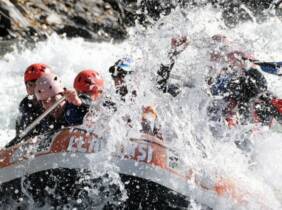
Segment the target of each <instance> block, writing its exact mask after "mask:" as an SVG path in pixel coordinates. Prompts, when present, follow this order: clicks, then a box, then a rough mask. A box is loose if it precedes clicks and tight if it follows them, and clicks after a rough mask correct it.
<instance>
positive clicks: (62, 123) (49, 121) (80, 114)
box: [39, 94, 92, 133]
mask: <svg viewBox="0 0 282 210" xmlns="http://www.w3.org/2000/svg"><path fill="white" fill-rule="evenodd" d="M79 98H80V99H81V101H82V104H81V105H80V106H75V105H73V104H71V103H69V102H66V104H65V107H64V111H63V114H62V115H61V116H60V117H59V118H56V119H55V118H54V117H53V116H52V115H49V116H47V117H46V118H45V119H44V120H42V121H41V123H40V124H39V126H40V132H41V133H44V132H50V131H57V130H60V129H62V128H64V127H68V126H74V125H81V124H82V123H83V118H84V116H85V114H86V113H87V112H88V110H89V108H90V106H91V103H92V100H91V98H90V97H89V96H87V95H85V94H80V95H79Z"/></svg>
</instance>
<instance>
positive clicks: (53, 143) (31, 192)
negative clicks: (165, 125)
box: [0, 128, 266, 209]
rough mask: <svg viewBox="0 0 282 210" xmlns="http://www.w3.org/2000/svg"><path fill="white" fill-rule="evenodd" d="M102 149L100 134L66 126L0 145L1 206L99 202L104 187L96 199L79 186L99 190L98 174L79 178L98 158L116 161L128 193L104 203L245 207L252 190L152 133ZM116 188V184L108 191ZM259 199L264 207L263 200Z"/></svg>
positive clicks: (111, 206) (115, 206) (130, 206)
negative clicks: (200, 169) (205, 171)
mask: <svg viewBox="0 0 282 210" xmlns="http://www.w3.org/2000/svg"><path fill="white" fill-rule="evenodd" d="M105 149H106V142H105V140H104V139H100V138H97V136H96V135H95V134H93V133H89V132H87V131H85V130H82V129H80V128H66V129H63V130H61V131H59V132H56V133H54V134H52V135H51V134H46V135H43V136H39V137H35V138H32V139H30V140H28V141H26V142H24V143H21V144H18V145H15V146H13V147H11V148H8V149H4V150H1V151H0V203H1V204H0V207H2V208H7V207H10V206H11V205H17V206H22V208H23V209H24V208H26V206H27V205H31V203H32V205H35V206H36V208H39V207H40V205H45V202H47V203H49V205H51V206H53V207H55V208H56V207H58V209H60V208H59V206H63V205H65V204H67V203H69V202H70V200H78V199H79V201H80V202H75V205H76V206H77V208H78V209H80V208H81V209H87V208H88V207H89V206H92V207H93V205H98V204H97V200H99V202H100V203H101V201H105V199H106V198H108V196H109V195H107V196H105V193H104V195H102V196H101V198H100V199H93V198H89V195H87V194H88V193H87V192H86V193H85V192H84V193H81V192H79V191H81V190H82V189H85V186H87V187H88V188H89V186H92V187H94V188H96V189H100V190H101V188H103V186H102V185H103V184H102V185H101V183H102V182H103V181H102V180H103V178H100V179H99V178H95V180H94V179H93V180H91V181H92V182H91V184H89V180H88V182H83V183H82V182H78V180H81V179H82V172H83V173H89V171H91V170H90V169H91V168H93V165H95V164H96V163H97V164H98V163H99V164H100V165H101V163H103V161H105V163H107V164H108V163H110V164H111V165H114V166H115V167H113V168H114V170H116V173H118V174H119V176H120V179H121V181H122V182H123V184H124V187H125V190H126V191H127V195H128V198H127V199H125V200H123V201H122V202H121V201H119V202H116V203H114V204H112V203H111V202H104V204H103V205H104V208H105V209H120V208H123V209H140V208H141V209H142V208H143V209H182V208H187V207H189V205H190V204H191V202H190V201H191V200H193V201H195V202H196V203H200V204H201V205H202V206H204V207H205V208H208V209H212V208H217V207H218V206H219V205H220V203H222V202H229V203H230V206H232V208H236V209H237V208H240V207H243V208H245V207H246V205H247V204H248V199H250V198H251V197H252V196H253V195H251V194H250V193H249V192H244V191H242V189H239V188H238V187H237V185H236V184H235V182H233V181H232V180H230V179H227V178H223V177H215V176H210V177H209V176H207V175H201V174H200V173H197V172H195V171H194V170H193V169H192V168H189V167H187V166H185V167H184V163H183V162H182V161H181V159H180V158H179V156H178V154H177V153H176V152H175V151H173V150H171V149H169V148H167V147H166V146H165V145H164V144H163V141H162V140H160V139H158V138H156V137H154V136H150V135H147V134H140V136H139V137H138V138H131V139H129V140H128V141H126V142H125V143H123V144H122V145H119V146H116V149H115V152H112V153H105V154H107V156H108V157H105V155H103V154H104V150H105ZM212 177H214V178H212ZM111 189H116V188H114V187H111ZM102 191H103V190H102ZM119 193H120V192H119V190H116V192H114V193H112V195H115V196H117V195H118V194H119ZM101 194H103V193H101ZM108 194H109V192H108ZM87 196H88V198H87ZM103 196H104V197H103ZM254 196H258V195H254ZM30 199H31V200H32V202H30V201H29V200H30ZM93 200H95V202H96V203H95V202H94V201H93ZM113 200H115V199H111V201H113ZM93 202H94V203H93ZM99 202H98V203H99ZM258 202H259V205H258V206H261V207H262V209H266V208H265V207H266V206H265V204H263V203H262V202H261V201H258ZM15 203H16V204H15ZM99 205H100V204H99ZM105 206H106V207H105ZM259 208H260V207H259ZM90 209H91V208H90Z"/></svg>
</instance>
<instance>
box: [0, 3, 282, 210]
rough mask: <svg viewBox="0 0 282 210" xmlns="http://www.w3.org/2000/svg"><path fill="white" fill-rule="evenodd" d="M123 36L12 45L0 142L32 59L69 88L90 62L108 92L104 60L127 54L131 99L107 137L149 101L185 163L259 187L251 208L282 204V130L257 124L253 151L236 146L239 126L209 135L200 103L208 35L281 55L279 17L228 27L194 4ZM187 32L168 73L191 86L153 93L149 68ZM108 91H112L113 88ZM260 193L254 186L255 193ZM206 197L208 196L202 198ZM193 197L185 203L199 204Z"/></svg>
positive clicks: (277, 87)
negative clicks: (260, 203)
mask: <svg viewBox="0 0 282 210" xmlns="http://www.w3.org/2000/svg"><path fill="white" fill-rule="evenodd" d="M129 33H130V38H129V39H128V40H126V41H124V42H123V43H121V44H113V43H91V42H87V41H84V40H83V39H80V38H76V39H66V38H62V37H59V36H57V35H55V34H54V35H51V36H50V37H49V38H48V39H47V40H46V41H41V42H38V43H37V44H36V45H35V47H34V48H32V49H29V48H27V49H21V50H19V49H17V48H14V50H12V51H11V52H9V53H7V54H6V55H4V56H3V57H2V58H1V60H0V69H1V71H0V98H1V102H2V104H1V106H0V126H1V129H0V145H2V146H3V145H5V143H7V142H8V141H9V140H10V139H12V138H13V136H14V133H15V131H14V124H15V119H16V116H17V115H18V112H17V107H18V104H19V102H20V101H21V99H22V98H23V97H24V96H25V94H26V92H25V87H24V83H23V73H24V70H25V68H26V67H27V66H28V65H30V64H31V63H37V62H40V63H46V64H48V65H49V66H50V67H51V68H52V69H53V71H55V72H56V73H57V74H58V75H59V76H61V78H62V80H63V83H64V84H65V86H66V87H67V88H72V82H73V79H74V77H75V75H76V74H77V73H78V72H79V71H80V70H82V69H85V68H93V69H96V70H97V71H99V72H100V73H101V74H102V76H103V78H104V80H105V84H106V87H105V94H107V95H111V96H113V95H115V92H114V90H113V89H114V87H113V84H112V80H111V77H110V74H109V73H108V68H109V66H111V65H112V64H113V63H114V62H115V61H116V60H117V59H119V58H121V57H123V56H126V55H130V56H132V57H133V58H134V60H135V66H134V68H135V72H134V73H133V74H132V77H131V79H130V80H129V81H128V83H129V86H131V87H132V88H134V89H136V90H137V92H138V96H137V98H136V100H135V102H129V103H128V104H123V103H122V102H121V103H118V106H120V107H119V108H120V110H119V111H118V112H117V113H116V114H115V116H114V117H113V119H112V120H111V121H110V124H111V125H110V127H111V130H110V138H111V139H113V141H122V139H123V137H124V136H126V135H127V132H126V131H125V130H124V129H122V128H121V125H120V120H119V119H120V118H122V117H123V116H124V115H125V114H128V115H130V116H131V118H132V119H134V121H135V122H136V123H135V124H134V126H136V129H138V126H139V125H138V123H137V122H138V121H139V119H140V113H139V111H140V110H141V107H142V106H144V105H151V104H153V105H155V106H156V107H157V111H158V113H159V119H160V122H161V125H162V130H163V135H164V136H165V139H166V142H167V144H168V145H169V146H170V147H173V149H175V150H178V151H179V153H180V154H181V156H182V158H183V159H184V160H185V162H186V164H189V165H190V166H192V167H193V168H195V169H196V170H199V171H204V172H203V173H204V174H206V176H207V177H213V176H216V175H217V174H222V175H228V176H229V177H231V178H233V179H234V180H236V183H237V184H238V185H240V186H242V187H243V188H244V189H250V190H251V191H254V192H263V193H262V194H263V197H260V198H258V197H255V198H253V197H250V205H249V206H248V208H247V209H257V206H256V203H257V202H258V200H259V199H263V200H264V201H265V203H267V206H269V207H270V209H281V204H282V190H281V189H282V165H281V160H282V158H281V153H282V141H281V140H282V133H281V130H280V131H279V130H277V131H274V130H269V129H266V128H265V129H263V131H262V132H260V133H259V134H258V135H254V136H251V137H249V138H250V139H251V140H252V142H253V151H252V152H251V154H250V153H246V152H244V151H242V150H240V149H238V148H237V147H236V146H235V144H234V141H235V140H238V138H240V134H242V133H243V132H244V131H245V129H246V128H244V127H240V128H236V129H234V130H232V131H230V130H226V129H223V130H222V136H221V137H214V136H213V135H212V133H211V131H210V129H209V126H208V120H207V116H206V108H207V106H208V103H209V101H210V100H211V99H210V98H209V96H208V95H207V89H206V85H205V75H206V73H207V69H208V66H209V61H208V54H209V51H210V48H211V46H210V43H209V42H210V41H209V40H210V37H211V36H212V35H214V34H218V33H221V34H225V35H226V36H228V37H230V38H232V39H233V40H236V42H237V43H238V45H239V46H240V47H241V48H243V49H245V50H247V51H250V52H252V53H253V54H254V55H255V57H256V58H257V59H259V60H262V61H280V60H281V59H282V58H281V51H282V39H281V37H282V28H281V22H280V21H279V20H278V19H276V18H271V19H269V20H267V21H266V22H264V23H262V24H256V23H255V22H252V23H244V24H241V25H239V26H237V27H236V28H234V29H228V28H226V27H225V26H224V23H223V21H222V20H221V18H220V12H218V11H216V10H213V9H211V8H197V9H194V10H191V11H190V12H187V11H186V12H183V11H180V10H175V11H174V12H173V13H172V14H171V15H169V16H166V17H162V18H161V19H160V20H159V21H158V22H157V23H156V24H155V25H154V26H152V27H149V28H147V29H144V28H142V27H141V26H136V27H135V28H133V29H130V31H129ZM177 35H187V36H188V37H190V39H191V44H190V46H188V48H187V49H186V50H185V51H184V52H183V53H182V54H181V55H180V56H179V57H178V59H177V62H176V65H175V68H174V69H173V74H175V75H178V77H179V78H181V79H180V80H181V81H180V80H179V79H178V80H174V81H172V82H176V83H183V81H184V83H185V81H190V80H191V79H192V80H193V83H194V86H195V87H194V88H185V87H184V88H183V90H182V92H181V94H180V95H179V96H178V97H177V98H172V97H171V96H169V95H166V94H163V93H160V92H159V91H158V90H156V88H155V79H156V72H157V70H158V68H159V66H160V64H161V63H167V62H168V58H167V52H168V50H169V47H170V39H171V38H172V37H174V36H177ZM266 77H267V80H268V87H269V89H270V90H271V91H272V92H274V93H275V94H276V95H277V96H279V97H282V79H281V78H278V77H276V76H273V75H266ZM113 97H114V96H113ZM258 194H260V193H258ZM203 199H208V198H203ZM200 208H201V206H200V204H195V205H194V206H192V207H191V209H200ZM214 208H215V209H234V207H230V206H229V204H228V202H223V203H222V202H220V201H218V203H217V202H215V205H214Z"/></svg>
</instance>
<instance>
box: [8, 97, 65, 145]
mask: <svg viewBox="0 0 282 210" xmlns="http://www.w3.org/2000/svg"><path fill="white" fill-rule="evenodd" d="M65 99H66V97H65V96H63V97H62V98H60V99H59V100H57V101H56V102H55V103H54V104H53V105H52V106H51V107H49V108H48V109H47V110H46V111H45V112H43V113H42V114H41V115H40V116H39V117H38V118H37V119H36V120H34V121H33V122H32V123H31V124H30V125H29V126H27V127H26V128H25V129H24V130H23V131H22V132H21V133H20V134H19V135H18V136H16V137H15V138H13V139H12V140H11V141H10V142H9V143H8V144H7V145H6V146H5V148H8V147H11V146H13V145H15V144H17V143H19V142H20V141H21V140H22V139H23V138H24V137H25V136H26V135H27V134H29V132H30V131H32V130H33V129H34V128H35V126H36V125H38V124H39V123H40V122H41V120H43V119H44V118H45V117H46V116H47V115H48V114H50V113H51V112H52V111H53V110H54V109H55V108H56V107H57V106H58V105H59V104H60V103H62V102H63V101H64V100H65Z"/></svg>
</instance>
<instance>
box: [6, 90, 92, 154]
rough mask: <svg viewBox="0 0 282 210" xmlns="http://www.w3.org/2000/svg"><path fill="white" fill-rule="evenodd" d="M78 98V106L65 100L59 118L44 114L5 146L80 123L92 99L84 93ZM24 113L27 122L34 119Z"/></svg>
mask: <svg viewBox="0 0 282 210" xmlns="http://www.w3.org/2000/svg"><path fill="white" fill-rule="evenodd" d="M79 98H80V99H81V101H82V104H81V105H80V106H75V105H73V104H71V103H68V102H66V104H65V107H64V111H63V114H62V115H61V116H60V118H57V119H55V118H54V117H53V116H52V115H48V116H46V117H45V118H44V119H43V120H42V121H41V122H40V123H39V124H38V125H37V126H36V127H35V128H34V129H33V130H32V131H30V133H28V134H27V135H26V136H25V137H24V138H23V139H19V138H17V137H16V138H14V139H13V140H12V141H10V142H9V143H8V144H7V145H6V146H5V147H6V148H7V147H10V146H13V145H15V144H17V143H20V142H21V141H24V140H26V139H28V137H33V136H37V135H40V134H44V133H46V132H53V131H57V130H60V129H62V128H64V127H68V126H73V125H80V124H82V123H83V118H84V116H85V114H86V113H87V112H88V110H89V107H90V105H91V103H92V100H91V98H90V97H89V96H87V95H84V94H81V95H79ZM24 102H25V100H24ZM23 104H24V105H27V107H30V106H29V104H28V103H27V104H26V102H25V103H23ZM39 106H40V109H41V113H42V112H43V109H42V107H41V105H39ZM22 107H23V108H27V107H25V106H22ZM26 110H29V109H26ZM26 110H25V111H26ZM29 111H30V110H29ZM25 114H26V115H24V117H25V118H23V119H26V120H30V121H29V123H31V122H33V121H34V120H35V119H36V117H35V119H33V120H31V119H30V117H29V115H27V114H28V113H27V112H26V113H25ZM31 114H33V112H31ZM39 114H40V113H37V115H38V116H39ZM37 115H32V116H33V117H34V116H37ZM38 116H37V117H38ZM24 122H27V121H24ZM24 126H26V124H24Z"/></svg>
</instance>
